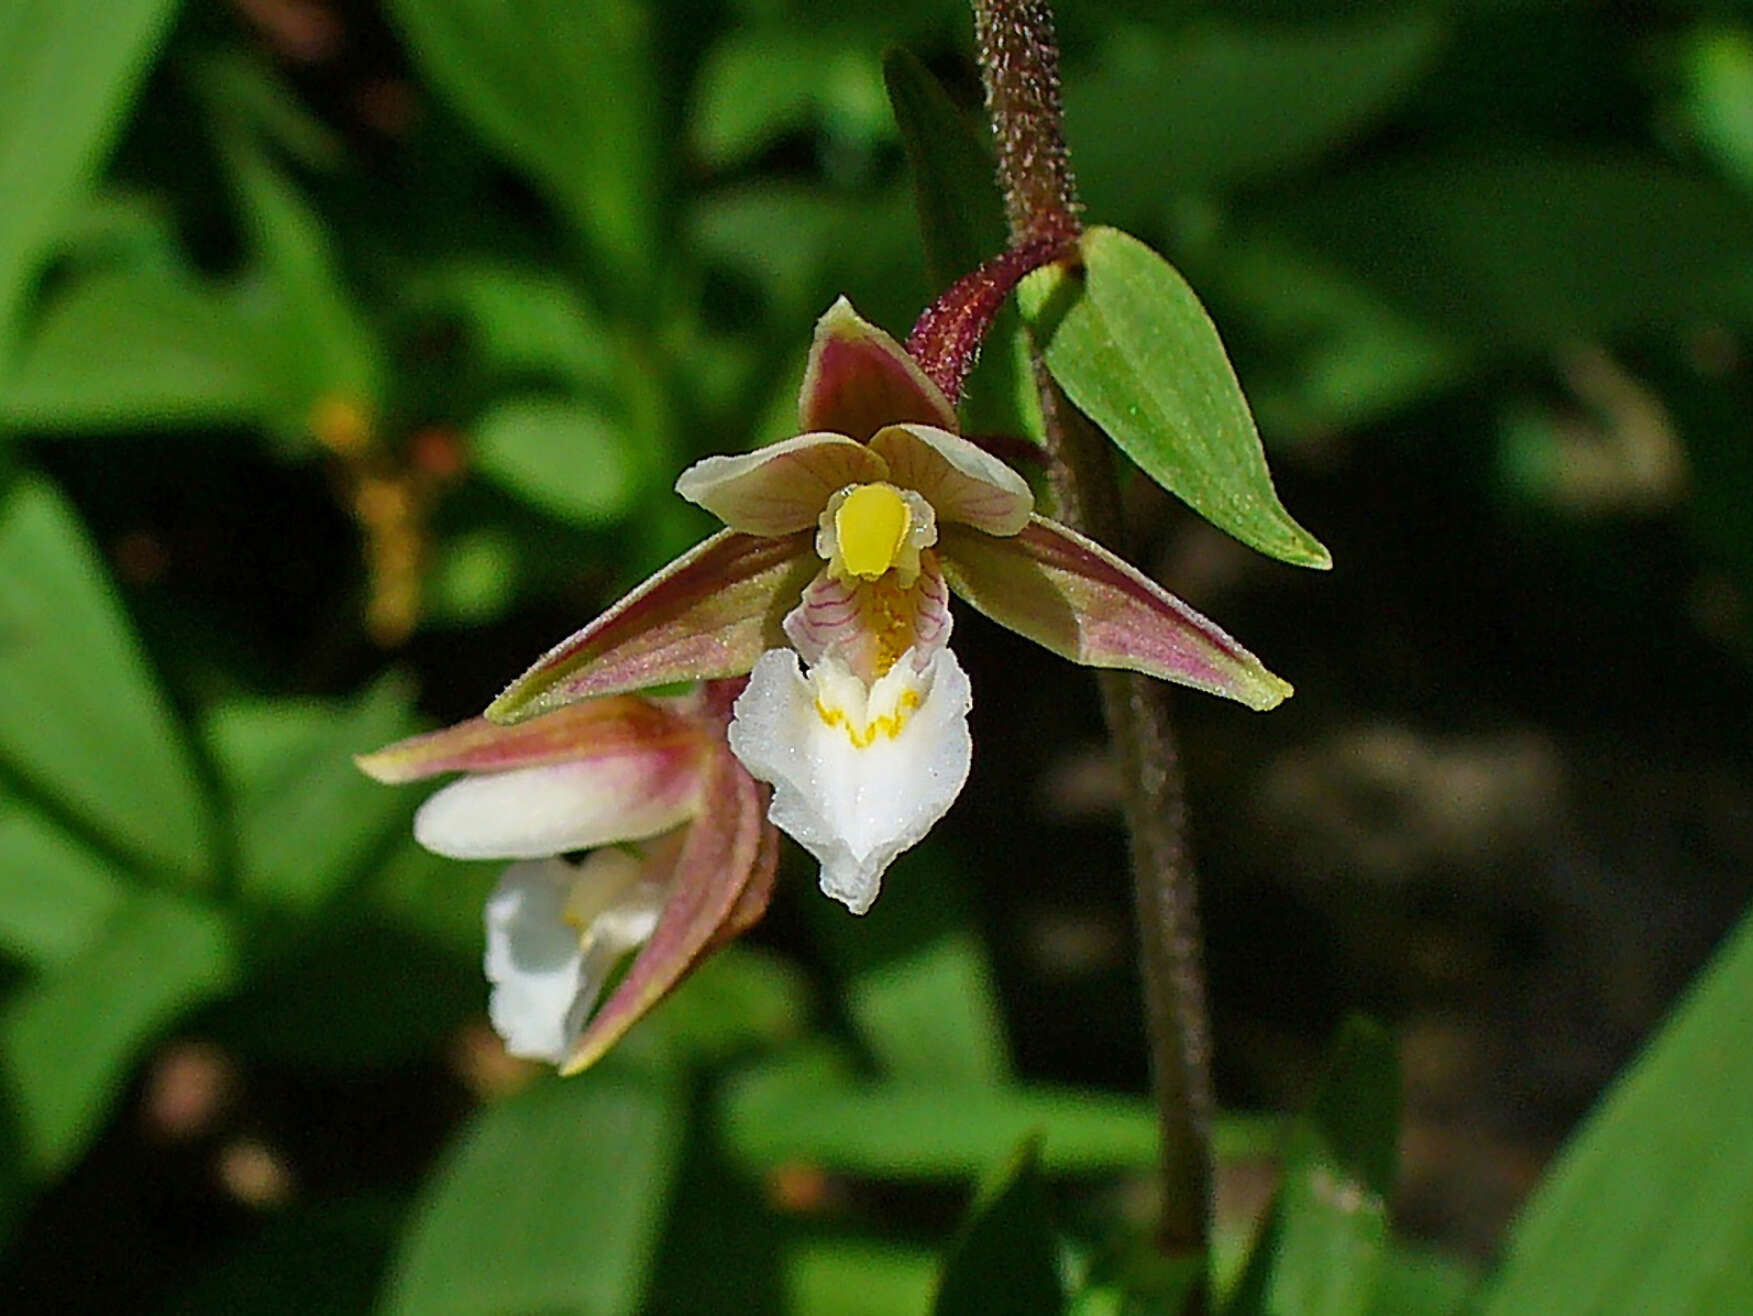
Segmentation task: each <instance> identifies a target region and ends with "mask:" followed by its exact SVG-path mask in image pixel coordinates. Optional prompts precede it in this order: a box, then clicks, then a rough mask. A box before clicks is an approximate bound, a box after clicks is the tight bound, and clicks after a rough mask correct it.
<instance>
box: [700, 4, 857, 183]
mask: <svg viewBox="0 0 1753 1316" xmlns="http://www.w3.org/2000/svg"><path fill="white" fill-rule="evenodd" d="M873 53H874V51H873V48H872V47H871V46H870V45H869V44H868V43H867V42H866V41H864V40H863V38H862V34H857V33H849V32H822V31H817V30H814V29H813V28H811V27H807V26H804V25H801V24H787V25H784V26H777V25H775V26H771V27H765V28H755V29H743V30H737V31H732V32H731V33H730V34H729V35H728V36H726V37H725V38H724V39H723V40H722V41H720V42H719V43H718V44H717V46H715V47H714V48H713V51H712V53H711V55H710V56H708V58H707V60H706V62H705V64H704V66H703V67H702V68H701V70H700V81H699V86H698V89H697V91H696V94H695V107H694V115H693V118H694V138H695V141H696V142H697V143H698V145H699V149H700V154H701V155H702V156H703V157H704V158H705V160H706V161H707V163H709V164H711V165H713V166H715V167H718V168H724V167H726V166H729V165H735V164H739V163H741V162H743V161H745V160H746V159H747V158H748V157H749V156H751V155H753V154H754V153H755V152H757V151H759V150H760V149H761V148H763V147H765V146H767V145H768V144H770V143H771V142H773V141H774V140H775V139H776V138H778V137H780V136H781V135H783V134H786V133H792V132H797V131H799V130H801V129H807V128H810V127H812V126H814V125H816V124H817V123H820V124H821V126H822V127H823V128H824V129H825V130H826V132H827V133H828V134H829V135H831V136H832V137H833V138H835V139H837V140H838V141H839V142H841V143H847V144H852V145H855V146H857V147H862V148H864V149H866V150H868V149H870V148H871V147H872V146H874V145H875V144H876V143H877V142H879V141H881V140H882V139H883V138H884V137H886V136H887V135H888V132H889V121H888V115H887V114H885V113H884V106H883V94H882V87H881V85H880V83H879V81H878V73H877V68H876V60H875V59H874V58H872V56H873Z"/></svg>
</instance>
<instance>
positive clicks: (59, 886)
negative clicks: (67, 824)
mask: <svg viewBox="0 0 1753 1316" xmlns="http://www.w3.org/2000/svg"><path fill="white" fill-rule="evenodd" d="M0 855H4V856H5V858H4V860H0V951H4V952H5V953H7V954H9V955H14V956H17V957H18V958H19V959H20V960H22V961H24V962H25V963H26V964H30V965H34V966H36V967H39V968H47V967H52V966H54V965H57V964H64V963H65V962H67V961H68V960H70V959H72V958H73V957H74V956H75V955H77V954H78V953H79V952H80V951H81V950H83V949H84V948H85V947H86V946H88V945H90V944H91V943H92V942H93V941H94V940H96V939H97V937H98V935H99V934H100V933H101V932H102V931H103V928H104V926H105V925H106V924H107V923H108V922H109V920H110V919H111V918H112V917H113V916H114V915H115V913H116V911H117V910H119V909H120V908H121V907H122V905H123V904H124V903H125V902H126V901H127V899H128V894H129V892H128V883H127V879H126V878H125V877H124V876H123V875H122V874H121V873H118V872H117V871H116V869H115V867H114V865H112V864H111V863H109V862H108V861H107V860H105V859H104V858H103V856H101V855H98V854H95V853H93V852H92V851H91V850H89V849H87V848H86V847H85V846H83V845H80V844H79V843H78V842H77V841H75V840H74V839H73V838H72V837H71V836H69V835H67V833H65V832H63V831H62V830H61V829H60V828H59V827H57V826H55V825H54V824H53V823H52V822H50V821H49V820H48V819H46V818H44V817H42V816H41V815H39V814H37V813H34V812H32V811H31V810H30V809H27V808H25V807H23V806H22V805H19V804H16V803H14V802H12V801H10V800H6V799H3V798H0Z"/></svg>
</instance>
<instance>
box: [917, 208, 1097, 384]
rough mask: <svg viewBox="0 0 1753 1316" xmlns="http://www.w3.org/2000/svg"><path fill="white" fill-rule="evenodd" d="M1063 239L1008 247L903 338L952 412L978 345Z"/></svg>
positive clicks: (1060, 249)
mask: <svg viewBox="0 0 1753 1316" xmlns="http://www.w3.org/2000/svg"><path fill="white" fill-rule="evenodd" d="M1067 249H1068V244H1067V242H1066V241H1065V239H1063V238H1042V239H1039V240H1037V241H1034V242H1029V243H1025V244H1024V245H1022V246H1020V247H1012V248H1011V249H1010V250H1009V251H1006V252H1002V253H1000V254H999V255H997V256H994V257H993V258H992V259H991V260H989V261H987V262H986V263H985V264H984V265H982V266H981V267H980V268H979V269H977V270H975V271H974V272H973V273H972V274H964V275H963V276H962V277H961V278H959V279H957V280H956V281H955V282H954V283H953V284H951V285H950V286H949V288H948V289H946V290H945V292H944V294H943V295H942V296H941V297H939V298H938V299H937V300H936V301H935V302H933V303H932V304H931V305H930V306H928V307H926V308H925V311H924V312H923V313H922V314H921V315H920V317H919V319H918V321H917V322H916V323H915V324H914V326H913V332H912V333H910V334H908V335H907V351H908V353H909V354H910V355H911V356H912V357H913V359H914V360H915V361H917V362H919V366H920V369H922V370H924V371H925V373H926V374H927V375H928V376H929V377H930V379H931V382H932V383H934V384H936V385H937V386H938V387H939V388H941V389H942V390H943V395H944V396H945V397H946V398H948V399H949V400H950V405H951V406H952V407H953V406H955V405H956V404H957V403H958V402H960V401H961V400H962V385H963V384H964V383H966V382H967V379H968V372H969V371H970V370H972V369H973V368H974V363H975V362H976V361H978V360H979V359H980V344H981V342H982V341H984V339H985V337H986V331H987V330H989V329H991V328H992V321H993V319H994V318H995V317H996V316H997V315H998V312H999V311H1000V310H1001V309H1002V308H1003V306H1004V303H1005V301H1006V299H1007V298H1009V296H1010V295H1011V293H1012V292H1014V291H1015V290H1016V286H1017V284H1019V283H1021V282H1022V279H1023V276H1024V275H1025V274H1027V273H1028V272H1029V271H1030V270H1037V269H1040V268H1041V266H1043V265H1050V264H1052V263H1053V262H1054V261H1055V260H1058V259H1059V258H1060V256H1062V255H1064V254H1065V252H1066V251H1067Z"/></svg>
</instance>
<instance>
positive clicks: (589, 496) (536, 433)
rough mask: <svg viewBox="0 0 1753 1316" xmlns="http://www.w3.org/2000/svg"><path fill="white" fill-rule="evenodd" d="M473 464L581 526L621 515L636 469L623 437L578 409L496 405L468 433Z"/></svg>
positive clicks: (533, 402) (591, 410) (633, 489)
mask: <svg viewBox="0 0 1753 1316" xmlns="http://www.w3.org/2000/svg"><path fill="white" fill-rule="evenodd" d="M474 462H475V465H476V466H477V467H478V468H479V469H480V471H481V473H482V474H483V475H486V476H487V477H488V478H490V479H492V480H495V481H497V482H498V483H499V484H501V485H504V486H505V487H506V488H507V489H509V490H511V491H512V492H513V493H516V494H518V495H520V496H522V497H523V498H526V499H528V500H529V501H530V502H532V503H534V504H535V505H536V506H538V507H541V508H543V509H545V510H546V511H549V512H551V513H553V514H554V515H556V516H560V517H563V518H565V519H567V520H571V521H580V522H583V523H585V524H594V523H598V522H603V521H613V520H616V519H618V518H619V517H621V516H623V515H625V513H626V512H627V510H628V507H629V505H630V504H631V503H632V501H633V499H634V498H635V497H636V496H637V494H638V492H639V477H640V469H639V461H638V457H637V454H636V453H635V452H634V451H633V446H632V444H631V443H630V442H629V441H628V437H627V435H626V433H625V432H624V430H623V429H622V428H621V427H620V426H619V425H617V424H616V423H614V422H613V421H612V420H610V419H609V418H608V417H607V416H605V415H604V414H603V413H602V412H601V411H600V410H598V409H597V408H595V407H592V406H589V405H587V404H586V403H584V402H582V401H576V400H566V399H561V398H548V397H527V398H514V399H512V400H510V401H507V402H502V403H500V404H499V405H498V406H496V407H494V408H493V410H491V411H489V412H488V413H487V414H486V415H485V416H483V417H482V418H481V420H480V423H479V424H478V425H477V426H476V428H475V443H474Z"/></svg>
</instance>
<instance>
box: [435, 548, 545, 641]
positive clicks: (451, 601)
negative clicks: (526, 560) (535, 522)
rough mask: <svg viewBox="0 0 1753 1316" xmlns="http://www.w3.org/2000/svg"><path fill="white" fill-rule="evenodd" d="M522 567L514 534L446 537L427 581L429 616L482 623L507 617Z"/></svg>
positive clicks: (441, 621) (445, 622) (446, 622)
mask: <svg viewBox="0 0 1753 1316" xmlns="http://www.w3.org/2000/svg"><path fill="white" fill-rule="evenodd" d="M521 567H522V563H521V560H520V557H519V553H518V545H517V541H516V540H515V539H513V538H512V537H511V536H510V535H507V534H500V533H497V532H495V531H493V530H478V531H474V532H472V533H469V534H464V535H458V536H457V537H456V538H454V539H448V540H446V541H445V542H444V543H443V544H441V545H440V546H439V549H438V560H437V561H436V562H434V563H433V564H432V571H431V574H430V577H429V579H428V581H427V589H426V593H427V598H426V618H427V620H428V621H431V622H436V623H438V624H440V625H462V626H480V625H484V624H486V623H487V622H490V621H494V620H496V619H497V618H499V617H502V616H504V615H505V613H506V611H507V610H508V609H509V608H510V607H511V605H512V601H513V599H514V597H515V596H516V592H517V586H518V578H519V576H520V574H521Z"/></svg>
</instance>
